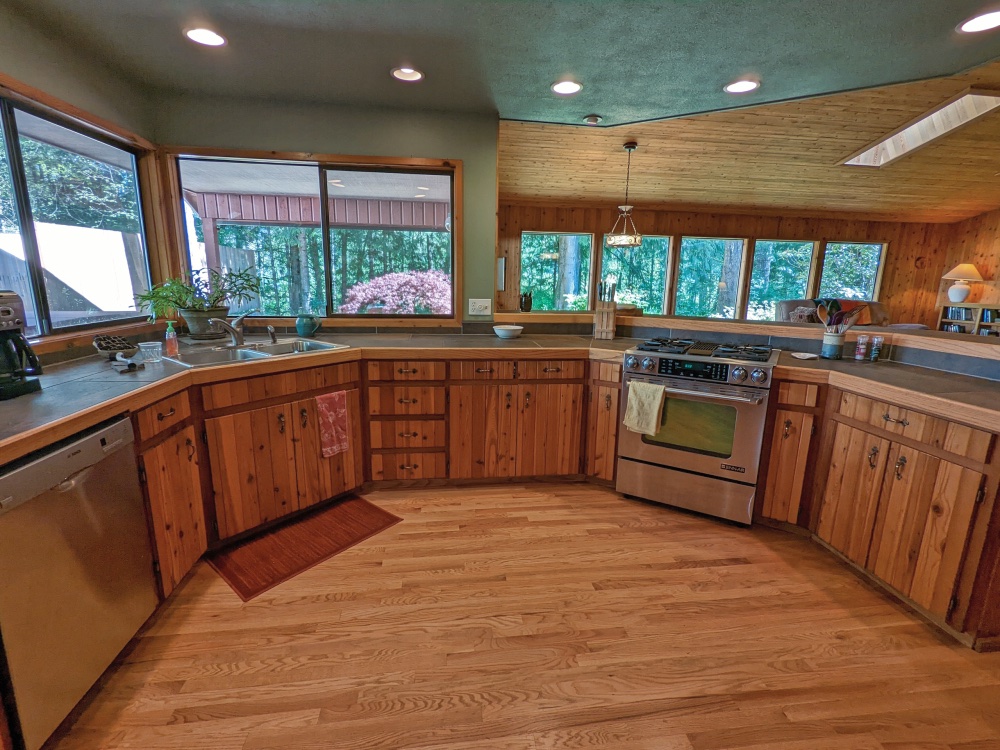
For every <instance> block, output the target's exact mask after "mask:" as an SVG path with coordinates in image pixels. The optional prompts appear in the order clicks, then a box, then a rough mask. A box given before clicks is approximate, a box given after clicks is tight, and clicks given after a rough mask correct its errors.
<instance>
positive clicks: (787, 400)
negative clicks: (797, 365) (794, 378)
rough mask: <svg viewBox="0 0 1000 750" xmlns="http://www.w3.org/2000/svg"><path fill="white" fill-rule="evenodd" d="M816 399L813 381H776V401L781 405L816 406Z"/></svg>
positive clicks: (817, 392) (816, 391)
mask: <svg viewBox="0 0 1000 750" xmlns="http://www.w3.org/2000/svg"><path fill="white" fill-rule="evenodd" d="M818 400H819V386H818V385H816V384H815V383H789V382H782V383H778V403H779V404H781V405H782V406H816V403H817V401H818Z"/></svg>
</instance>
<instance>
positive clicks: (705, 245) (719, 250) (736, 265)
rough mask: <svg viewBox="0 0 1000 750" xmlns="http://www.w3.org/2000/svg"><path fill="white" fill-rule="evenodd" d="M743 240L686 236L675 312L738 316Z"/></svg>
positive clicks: (694, 314)
mask: <svg viewBox="0 0 1000 750" xmlns="http://www.w3.org/2000/svg"><path fill="white" fill-rule="evenodd" d="M743 245H744V241H743V240H738V239H721V238H705V237H684V238H683V239H682V240H681V251H680V263H679V265H678V270H677V302H676V304H675V306H674V311H675V314H677V315H687V316H691V317H699V318H735V317H736V305H737V302H736V300H737V294H738V292H739V286H740V267H741V264H742V261H743Z"/></svg>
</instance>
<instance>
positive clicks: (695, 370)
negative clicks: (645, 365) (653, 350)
mask: <svg viewBox="0 0 1000 750" xmlns="http://www.w3.org/2000/svg"><path fill="white" fill-rule="evenodd" d="M656 372H657V374H658V375H669V376H670V377H675V378H697V379H699V380H711V381H713V382H715V383H728V382H729V365H724V364H722V363H721V362H711V361H709V362H691V361H689V360H684V359H661V360H660V364H659V366H658V367H657V370H656Z"/></svg>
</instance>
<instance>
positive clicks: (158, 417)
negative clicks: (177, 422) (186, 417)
mask: <svg viewBox="0 0 1000 750" xmlns="http://www.w3.org/2000/svg"><path fill="white" fill-rule="evenodd" d="M176 413H177V410H176V409H175V408H174V407H172V406H171V407H170V411H168V412H167V413H166V414H164V413H163V412H162V411H158V412H156V421H157V422H162V421H163V420H164V419H167V418H169V417H172V416H174V414H176Z"/></svg>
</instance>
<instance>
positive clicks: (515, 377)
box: [514, 360, 521, 380]
mask: <svg viewBox="0 0 1000 750" xmlns="http://www.w3.org/2000/svg"><path fill="white" fill-rule="evenodd" d="M519 377H521V376H520V375H518V373H517V361H516V360H515V361H514V380H517V379H518V378H519Z"/></svg>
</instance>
